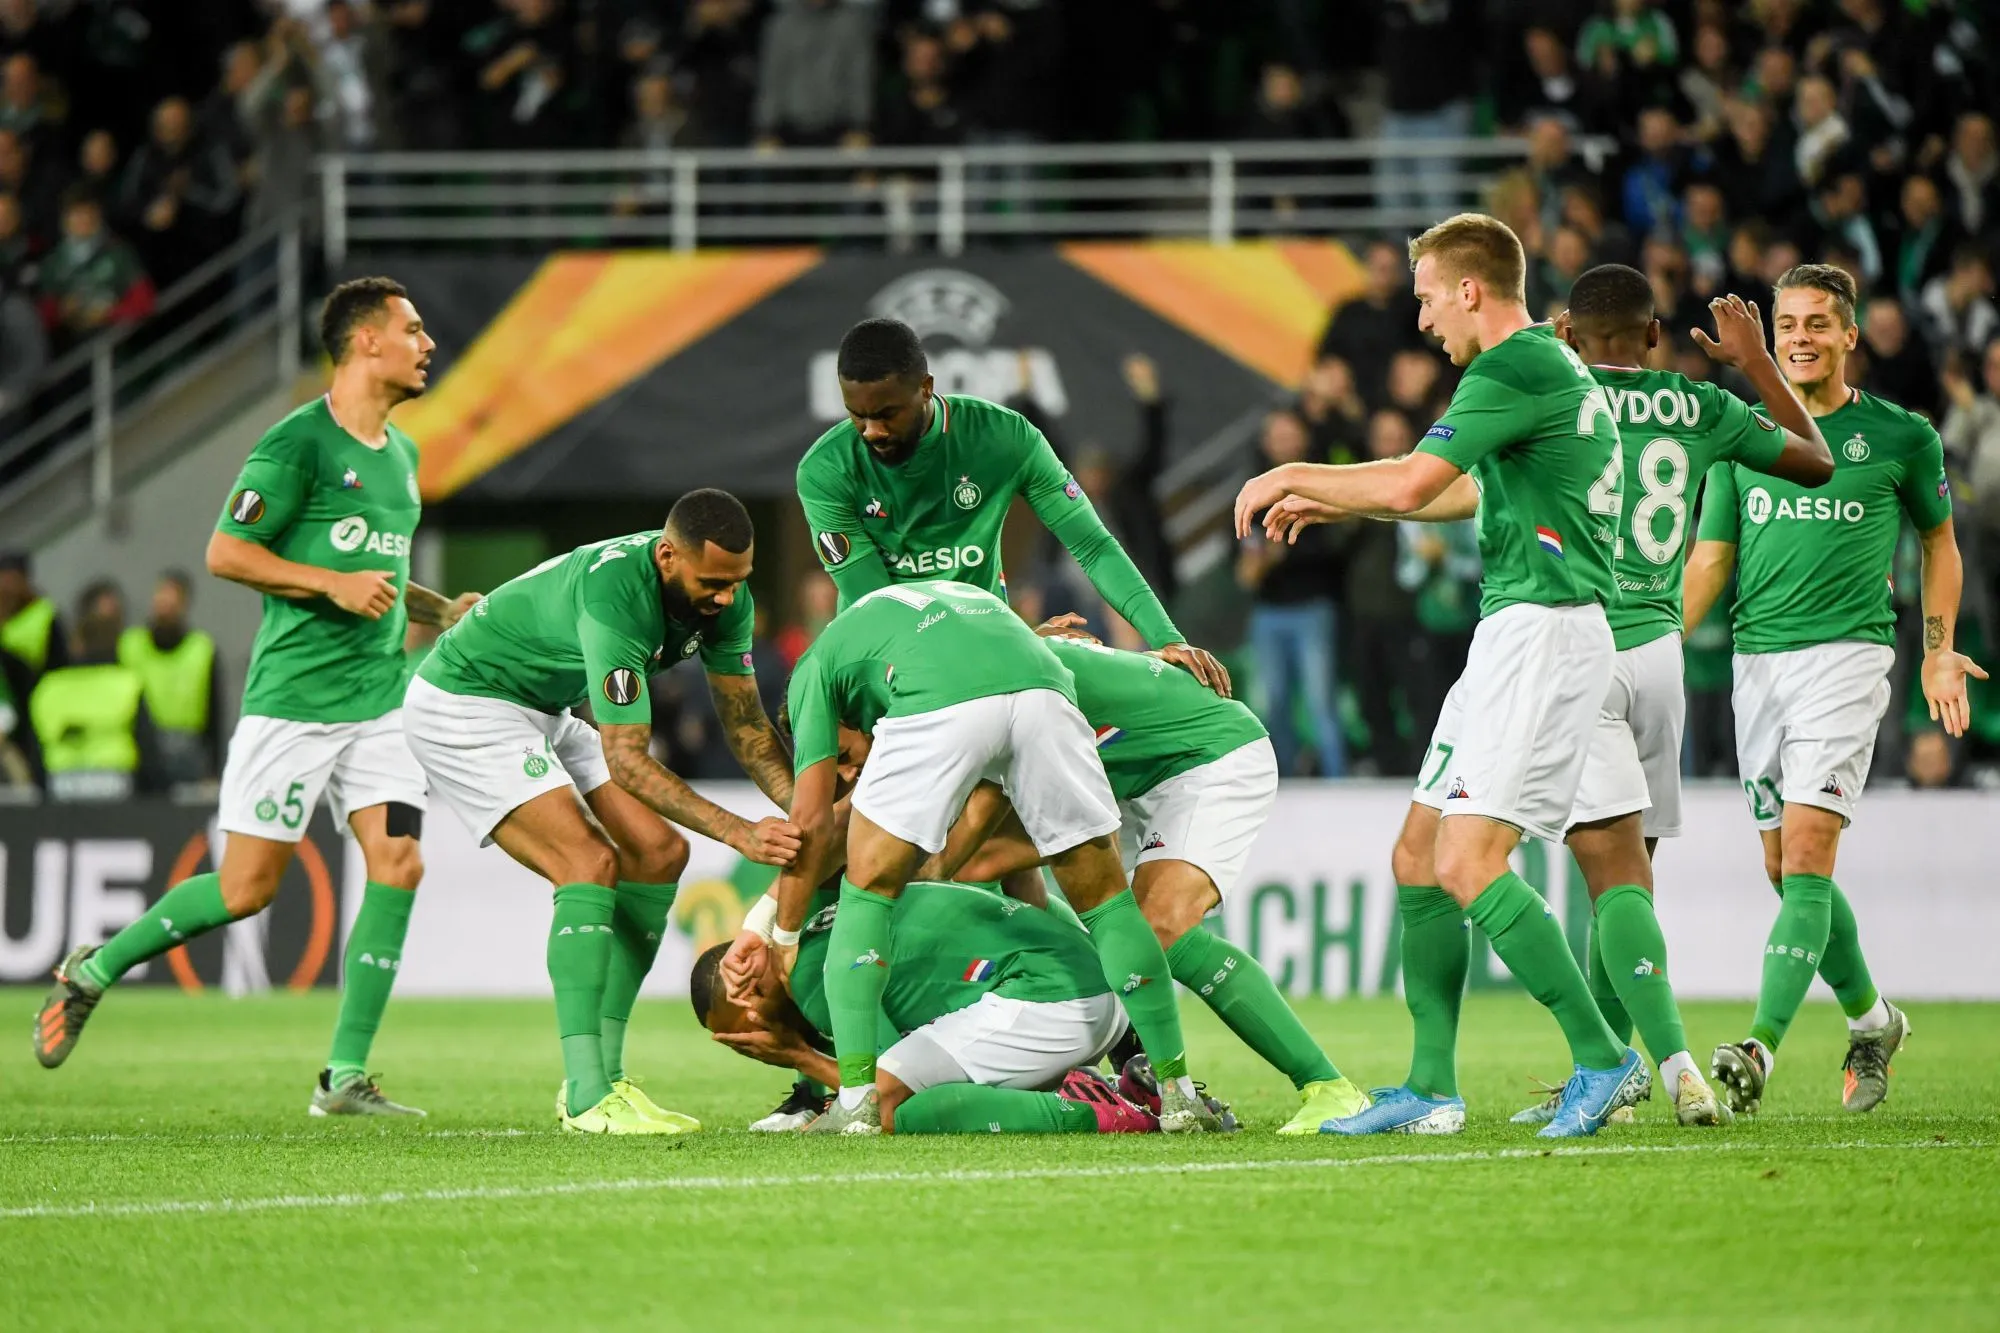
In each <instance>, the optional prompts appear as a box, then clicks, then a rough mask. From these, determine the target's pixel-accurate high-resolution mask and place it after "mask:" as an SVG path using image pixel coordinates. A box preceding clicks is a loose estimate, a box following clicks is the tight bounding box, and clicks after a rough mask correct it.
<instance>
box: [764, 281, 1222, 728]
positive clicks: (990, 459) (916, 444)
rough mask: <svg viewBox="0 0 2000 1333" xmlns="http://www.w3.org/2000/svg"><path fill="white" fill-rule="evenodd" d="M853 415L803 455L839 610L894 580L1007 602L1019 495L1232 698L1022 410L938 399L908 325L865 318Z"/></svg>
mask: <svg viewBox="0 0 2000 1333" xmlns="http://www.w3.org/2000/svg"><path fill="white" fill-rule="evenodd" d="M836 366H837V369H838V373H839V375H840V395H841V399H842V400H843V401H844V402H845V403H846V405H847V415H848V419H847V420H846V421H843V422H841V423H840V424H839V425H837V426H834V427H832V428H831V429H829V430H828V431H827V432H826V433H825V434H824V435H822V436H820V437H819V439H818V440H816V441H815V442H814V443H813V446H812V448H810V449H808V450H806V455H805V457H804V458H802V459H800V460H799V470H798V486H799V502H800V504H802V505H803V506H804V507H805V512H806V522H807V524H809V525H810V526H811V528H812V534H813V549H814V550H816V551H818V552H819V558H820V563H821V564H823V565H825V566H826V571H827V573H828V574H830V575H832V576H833V581H834V583H835V585H836V586H838V587H839V589H840V605H841V606H843V607H846V606H851V605H853V604H854V602H855V601H856V600H857V599H858V598H860V597H862V596H863V595H864V594H866V593H869V592H872V591H873V590H874V589H876V588H880V587H883V586H884V585H886V584H890V583H903V582H908V581H910V580H912V579H929V578H948V579H956V580H958V581H959V582H961V583H969V584H971V585H972V586H973V587H975V588H984V589H985V590H986V591H987V592H990V593H994V594H996V595H997V596H1000V597H1002V598H1004V597H1005V596H1006V595H1007V580H1006V576H1005V575H1004V574H1003V573H1002V571H1001V568H1000V531H1001V528H1002V526H1003V525H1004V524H1005V523H1006V520H1007V510H1008V508H1009V507H1010V506H1011V505H1012V504H1013V501H1014V497H1015V496H1017V495H1018V496H1021V497H1022V498H1023V499H1025V500H1026V501H1027V502H1028V504H1029V506H1030V507H1031V508H1033V509H1034V511H1035V515H1036V517H1038V518H1040V519H1041V520H1042V522H1043V523H1045V524H1047V525H1048V529H1049V531H1050V532H1052V533H1054V534H1055V536H1056V540H1058V541H1060V542H1061V543H1062V544H1063V545H1064V546H1066V547H1068V548H1069V551H1070V554H1072V555H1074V556H1075V557H1076V561H1077V563H1078V564H1079V565H1081V566H1082V567H1083V571H1084V573H1085V574H1086V575H1088V576H1089V578H1090V581H1091V584H1092V585H1093V586H1094V587H1096V589H1097V591H1098V592H1099V593H1101V594H1102V595H1103V597H1104V600H1105V602H1106V603H1107V604H1109V605H1110V607H1111V608H1112V609H1113V610H1114V611H1116V612H1118V614H1119V615H1121V616H1123V617H1125V619H1126V620H1128V621H1130V622H1131V623H1132V627H1133V628H1134V629H1136V630H1137V631H1138V632H1139V634H1140V635H1141V636H1142V637H1143V638H1144V639H1145V640H1146V642H1147V643H1149V644H1151V645H1152V646H1153V647H1155V648H1158V649H1160V650H1161V651H1162V653H1163V654H1164V656H1165V657H1166V659H1167V660H1168V661H1170V662H1173V663H1175V664H1176V665H1179V666H1183V667H1186V668H1187V669H1188V670H1190V671H1192V672H1194V673H1195V675H1196V676H1198V677H1200V678H1201V681H1202V683H1203V684H1205V685H1208V686H1210V687H1212V688H1214V689H1216V690H1218V691H1219V692H1221V693H1223V694H1228V693H1229V673H1228V672H1227V671H1225V670H1224V669H1223V666H1222V664H1221V663H1220V662H1218V661H1216V660H1215V658H1214V657H1212V656H1210V655H1209V654H1208V653H1206V652H1203V651H1202V650H1201V649H1199V648H1193V647H1190V646H1189V645H1188V644H1187V643H1186V642H1185V641H1184V640H1183V639H1182V637H1181V632H1180V630H1178V629H1176V628H1175V627H1174V622H1173V620H1172V619H1171V618H1169V617H1168V615H1167V611H1166V608H1165V607H1163V606H1161V605H1160V599H1159V598H1158V597H1157V596H1155V595H1154V593H1153V590H1152V589H1151V588H1150V587H1148V586H1147V585H1146V580H1145V578H1144V577H1143V576H1142V575H1141V574H1140V573H1139V569H1138V566H1136V565H1134V564H1133V563H1132V558H1131V557H1130V556H1128V555H1126V554H1125V548H1123V547H1122V546H1120V545H1119V544H1118V539H1117V538H1115V537H1113V536H1112V535H1111V534H1110V533H1109V532H1107V531H1106V530H1105V527H1104V523H1103V521H1102V520H1101V519H1099V518H1098V517H1097V510H1096V509H1095V508H1094V507H1093V506H1092V505H1091V503H1090V500H1089V499H1088V498H1087V497H1086V496H1085V495H1084V493H1083V488H1082V487H1081V486H1079V485H1077V483H1076V479H1075V478H1074V477H1072V476H1070V475H1069V473H1068V472H1066V471H1065V470H1064V469H1063V465H1062V463H1061V462H1059V461H1058V460H1057V458H1056V455H1055V450H1053V449H1051V448H1050V447H1049V442H1048V440H1047V439H1045V438H1044V437H1043V435H1042V433H1041V432H1040V431H1039V430H1036V429H1035V427H1034V426H1033V424H1032V423H1030V422H1029V421H1028V419H1027V418H1026V417H1023V416H1022V415H1021V414H1020V413H1019V412H1015V411H1013V410H1011V409H1009V408H1005V407H1001V406H1000V405H999V404H997V403H989V402H987V401H986V400H985V399H983V398H973V397H969V396H966V395H963V394H954V395H951V396H949V397H947V396H945V395H943V394H939V393H937V392H935V391H934V388H933V383H932V380H931V375H930V367H929V363H928V362H927V361H926V359H925V357H924V347H923V343H922V342H921V341H920V340H919V339H918V338H917V335H916V331H915V330H913V329H912V328H910V326H909V325H907V324H904V323H902V322H901V321H899V320H894V319H865V320H863V321H861V323H859V324H856V325H855V326H854V327H853V328H851V329H849V330H848V331H847V334H846V336H845V337H843V338H842V339H841V340H840V352H839V356H838V359H837V361H836Z"/></svg>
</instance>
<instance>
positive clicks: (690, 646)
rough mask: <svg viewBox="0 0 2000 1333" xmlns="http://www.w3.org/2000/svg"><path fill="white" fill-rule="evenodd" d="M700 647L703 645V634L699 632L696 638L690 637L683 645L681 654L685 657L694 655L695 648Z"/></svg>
mask: <svg viewBox="0 0 2000 1333" xmlns="http://www.w3.org/2000/svg"><path fill="white" fill-rule="evenodd" d="M699 647H701V636H700V635H699V634H697V635H696V636H695V637H694V638H692V639H689V640H688V641H687V642H686V643H684V644H682V645H681V656H682V657H684V658H685V657H693V656H694V650H695V649H697V648H699Z"/></svg>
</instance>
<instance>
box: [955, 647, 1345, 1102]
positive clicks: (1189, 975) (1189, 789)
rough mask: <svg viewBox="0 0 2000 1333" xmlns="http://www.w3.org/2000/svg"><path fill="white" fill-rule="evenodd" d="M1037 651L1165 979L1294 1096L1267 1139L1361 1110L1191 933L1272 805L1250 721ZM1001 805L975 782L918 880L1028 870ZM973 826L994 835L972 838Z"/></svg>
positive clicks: (1147, 674)
mask: <svg viewBox="0 0 2000 1333" xmlns="http://www.w3.org/2000/svg"><path fill="white" fill-rule="evenodd" d="M1045 628H1046V627H1045ZM1045 641H1046V642H1047V643H1048V645H1049V648H1050V650H1051V651H1052V652H1054V653H1055V655H1056V657H1057V658H1058V659H1059V660H1060V661H1061V662H1062V664H1063V665H1064V666H1066V667H1068V668H1069V672H1070V675H1071V677H1072V678H1074V679H1075V681H1076V702H1077V706H1078V707H1079V708H1081V709H1082V710H1083V716H1084V718H1085V720H1086V721H1088V722H1089V723H1090V725H1091V729H1092V730H1093V731H1094V732H1095V733H1096V735H1097V754H1098V758H1099V759H1101V760H1102V761H1103V763H1104V775H1105V776H1106V777H1107V778H1109V779H1110V781H1111V794H1112V795H1113V796H1114V797H1115V798H1116V799H1117V801H1118V813H1119V817H1120V820H1121V823H1120V825H1119V829H1118V851H1119V856H1120V859H1121V860H1122V861H1123V862H1124V865H1125V873H1126V874H1127V875H1129V876H1130V877H1131V881H1132V894H1133V896H1134V897H1135V898H1137V899H1138V901H1139V910H1140V911H1141V912H1142V913H1144V914H1145V917H1146V920H1147V921H1148V922H1149V923H1150V924H1151V925H1152V927H1153V933H1154V934H1155V935H1157V936H1158V937H1159V939H1160V942H1161V944H1163V945H1164V946H1165V947H1166V951H1167V964H1168V966H1169V967H1170V968H1171V969H1172V972H1173V978H1174V980H1175V981H1178V982H1180V983H1181V985H1183V986H1186V987H1187V988H1188V989H1189V990H1191V991H1193V992H1194V993H1195V994H1196V995H1199V996H1200V997H1201V999H1202V1002H1203V1003H1205V1004H1206V1005H1208V1007H1209V1008H1211V1009H1213V1010H1214V1011H1215V1014H1216V1016H1217V1017H1218V1018H1220V1019H1221V1020H1222V1021H1223V1023H1225V1024H1226V1025H1227V1026H1228V1028H1229V1030H1230V1031H1231V1032H1234V1033H1235V1034H1236V1036H1237V1037H1238V1038H1239V1039H1240V1040H1241V1041H1242V1042H1243V1044H1244V1045H1246V1046H1248V1047H1249V1048H1250V1049H1251V1050H1253V1051H1255V1052H1256V1053H1257V1054H1258V1055H1259V1056H1261V1057H1263V1059H1264V1061H1265V1062H1266V1063H1267V1064H1269V1065H1270V1066H1271V1067H1272V1068H1273V1069H1276V1070H1277V1071H1278V1072H1280V1073H1282V1074H1284V1075H1285V1076H1286V1077H1287V1078H1289V1079H1291V1081H1292V1086H1293V1087H1294V1088H1296V1089H1298V1091H1299V1100H1300V1107H1299V1110H1298V1112H1297V1114H1295V1115H1294V1116H1293V1117H1292V1118H1291V1119H1290V1120H1289V1121H1287V1122H1286V1123H1285V1124H1284V1125H1283V1126H1282V1127H1281V1128H1280V1129H1279V1130H1278V1132H1279V1133H1280V1134H1314V1133H1317V1132H1319V1127H1320V1126H1321V1125H1322V1124H1324V1123H1325V1122H1327V1121H1328V1120H1336V1119H1339V1118H1340V1117H1342V1116H1347V1115H1352V1114H1354V1113H1355V1112H1357V1111H1360V1110H1362V1109H1364V1108H1365V1107H1367V1105H1368V1096H1367V1094H1366V1093H1364V1092H1362V1091H1361V1090H1360V1089H1359V1088H1357V1087H1355V1086H1354V1084H1353V1082H1352V1081H1350V1080H1348V1079H1346V1078H1344V1077H1342V1076H1341V1073H1340V1070H1339V1069H1337V1068H1336V1067H1335V1066H1334V1063H1333V1061H1332V1060H1330V1059H1328V1058H1327V1054H1326V1052H1325V1051H1324V1050H1322V1049H1321V1048H1320V1045H1319V1043H1318V1042H1316V1041H1314V1040H1313V1038H1312V1034H1311V1033H1309V1032H1307V1031H1306V1029H1305V1025H1304V1024H1303V1023H1301V1022H1299V1018H1298V1015H1297V1014H1295V1013H1293V1012H1292V1007H1291V1006H1290V1005H1289V1004H1287V1003H1286V1002H1285V997H1284V996H1283V995H1282V994H1280V993H1279V991H1278V988H1277V986H1276V985H1275V984H1274V983H1273V982H1272V981H1271V978H1270V975H1269V974H1268V973H1267V972H1265V971H1264V969H1263V967H1262V966H1261V965H1259V964H1258V962H1257V960H1256V959H1255V958H1254V957H1252V956H1251V955H1250V954H1247V953H1245V952H1244V951H1243V950H1241V949H1239V948H1237V947H1236V946H1235V945H1233V944H1231V943H1229V942H1228V941H1227V940H1225V939H1222V938H1221V937H1220V936H1217V935H1215V934H1213V933H1212V932H1210V931H1209V930H1208V929H1207V928H1206V927H1204V926H1203V925H1202V924H1201V923H1202V919H1203V918H1204V917H1206V916H1207V915H1208V914H1209V913H1210V912H1212V911H1214V910H1215V909H1216V908H1218V907H1220V906H1221V905H1222V903H1223V901H1224V900H1225V899H1226V898H1227V897H1228V896H1229V894H1230V892H1231V891H1232V890H1233V889H1234V888H1235V887H1236V883H1237V881H1238V880H1239V879H1241V878H1242V875H1243V867H1244V864H1245V862H1247V861H1248V860H1249V858H1250V849H1251V848H1252V847H1253V846H1254V845H1255V844H1256V841H1257V837H1258V835H1259V834H1260V833H1262V832H1263V829H1264V824H1265V822H1266V821H1268V820H1269V819H1270V817H1271V807H1272V805H1273V804H1275V803H1276V801H1277V796H1278V762H1277V756H1276V755H1275V754H1274V753H1273V752H1272V750H1271V741H1270V738H1269V734H1268V733H1267V732H1266V731H1265V730H1264V725H1263V723H1261V722H1259V721H1258V720H1257V716H1256V714H1254V713H1252V712H1251V711H1250V710H1249V709H1248V708H1246V707H1244V706H1243V704H1242V703H1240V702H1238V701H1237V700H1234V699H1224V698H1222V697H1221V696H1219V695H1217V694H1216V693H1215V692H1214V691H1212V690H1210V689H1208V688H1207V687H1205V686H1204V685H1202V683H1201V682H1200V681H1198V680H1196V679H1195V678H1194V677H1193V676H1192V675H1190V674H1188V673H1187V672H1185V671H1182V670H1179V669H1178V668H1176V667H1173V666H1169V665H1168V664H1167V663H1166V662H1165V661H1163V660H1162V659H1161V658H1160V657H1159V656H1158V655H1157V654H1152V653H1128V652H1120V651H1118V650H1117V649H1115V648H1108V647H1105V646H1104V645H1103V644H1100V643H1097V642H1095V641H1094V640H1091V639H1087V638H1077V637H1067V636H1063V637H1058V636H1053V635H1052V636H1050V637H1048V638H1047V639H1046V640H1045ZM1004 799H1005V798H1004V797H1002V796H1000V794H999V793H998V791H997V789H995V788H993V787H991V786H988V785H982V786H981V787H980V788H979V790H978V791H977V792H976V793H975V794H974V795H973V797H972V799H971V800H970V801H969V802H968V803H967V808H966V813H965V816H964V817H963V818H962V819H961V820H960V821H959V824H958V825H957V826H955V827H954V828H953V830H952V835H951V838H950V839H949V840H948V841H947V842H946V844H945V850H944V851H943V852H942V853H940V854H939V856H938V857H937V858H936V859H935V863H934V864H932V863H927V864H926V866H925V868H924V870H921V871H919V873H920V874H929V873H931V872H933V871H934V872H935V873H936V874H937V875H938V876H939V877H940V878H954V877H955V878H960V879H966V880H973V881H995V880H1000V879H1004V878H1005V877H1006V876H1008V875H1009V874H1011V873H1013V872H1015V871H1017V870H1020V869H1022V868H1023V867H1029V866H1036V865H1040V864H1041V862H1042V858H1041V856H1040V854H1039V853H1038V852H1037V851H1036V849H1035V846H1034V843H1033V842H1032V841H1030V840H1029V838H1028V836H1027V831H1026V830H1025V829H1023V828H1022V827H1021V824H1020V821H1019V820H1018V819H1015V818H1012V817H1007V818H1004V819H1002V820H1000V821H999V822H998V824H997V827H995V819H994V816H993V813H992V812H991V811H989V810H987V809H985V808H984V806H985V804H986V803H987V802H991V801H1004ZM982 828H994V831H993V832H992V833H989V834H987V835H986V836H985V840H984V841H983V842H978V841H975V838H976V837H977V832H976V831H977V830H979V829H982Z"/></svg>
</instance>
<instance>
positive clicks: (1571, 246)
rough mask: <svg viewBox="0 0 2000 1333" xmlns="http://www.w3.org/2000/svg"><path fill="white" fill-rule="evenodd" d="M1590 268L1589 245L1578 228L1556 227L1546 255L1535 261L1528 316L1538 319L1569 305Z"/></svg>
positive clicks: (1532, 267)
mask: <svg viewBox="0 0 2000 1333" xmlns="http://www.w3.org/2000/svg"><path fill="white" fill-rule="evenodd" d="M1590 266H1591V256H1590V242H1589V241H1587V240H1585V239H1584V235H1583V233H1582V232H1580V231H1578V230H1577V229H1576V228H1575V227H1569V226H1562V227H1557V228H1556V229H1555V232H1554V233H1553V234H1552V235H1551V236H1550V237H1549V243H1548V247H1547V253H1546V254H1545V255H1543V256H1541V257H1540V258H1538V259H1536V260H1534V261H1532V262H1531V263H1530V265H1529V273H1528V307H1529V313H1530V314H1533V315H1535V316H1536V317H1537V318H1540V317H1542V316H1545V315H1547V314H1548V312H1549V311H1550V310H1552V309H1558V310H1559V309H1561V308H1562V307H1563V306H1564V305H1565V304H1567V303H1568V301H1569V289H1570V288H1571V287H1573V286H1574V285H1576V280H1577V278H1579V277H1581V276H1582V274H1583V271H1584V270H1585V269H1587V268H1589V267H1590Z"/></svg>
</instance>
